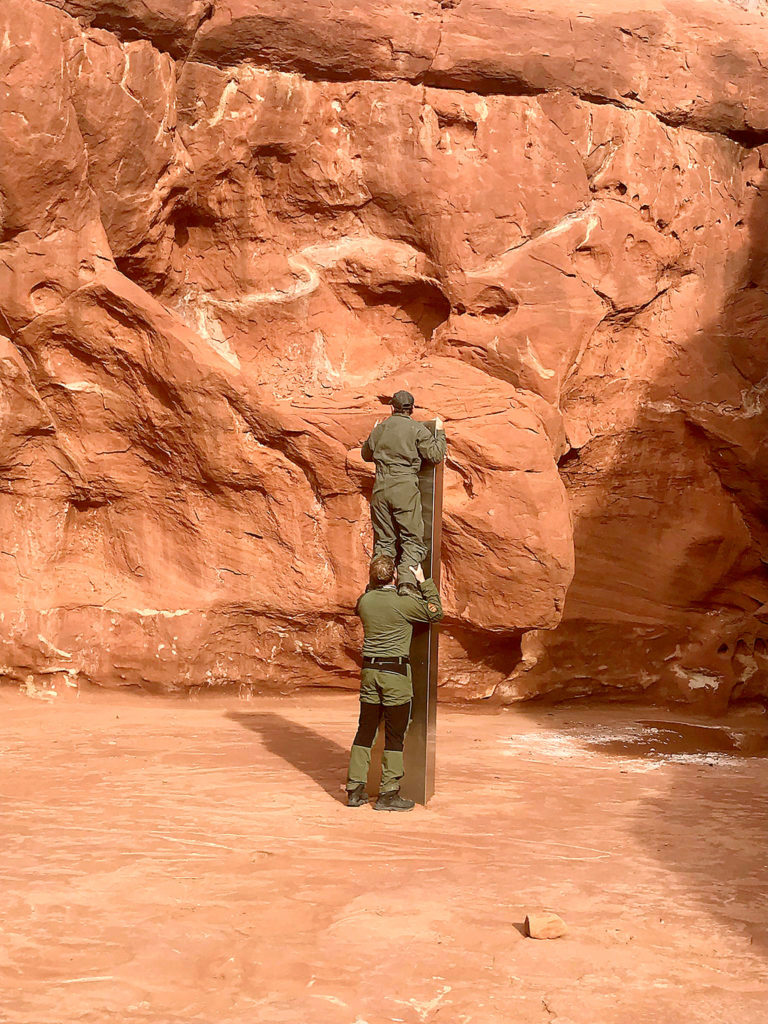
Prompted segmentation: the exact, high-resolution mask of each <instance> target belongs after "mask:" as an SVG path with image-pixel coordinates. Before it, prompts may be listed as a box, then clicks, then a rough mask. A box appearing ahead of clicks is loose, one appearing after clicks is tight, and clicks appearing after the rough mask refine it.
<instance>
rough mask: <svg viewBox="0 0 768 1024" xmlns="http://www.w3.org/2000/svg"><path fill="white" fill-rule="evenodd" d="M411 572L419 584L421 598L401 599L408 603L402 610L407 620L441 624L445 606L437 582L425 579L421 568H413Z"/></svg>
mask: <svg viewBox="0 0 768 1024" xmlns="http://www.w3.org/2000/svg"><path fill="white" fill-rule="evenodd" d="M411 572H412V573H413V575H414V578H415V579H416V582H417V583H418V584H419V587H420V589H421V597H407V596H406V597H403V598H401V600H402V601H403V602H407V605H405V606H404V607H403V609H402V610H403V612H404V613H405V617H406V619H408V621H409V622H439V621H440V619H442V617H443V605H442V602H441V601H440V594H439V592H438V589H437V587H436V586H435V581H434V580H433V579H431V578H429V579H424V571H423V569H422V568H421V566H418V567H413V568H412V569H411Z"/></svg>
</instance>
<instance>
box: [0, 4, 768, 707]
mask: <svg viewBox="0 0 768 1024" xmlns="http://www.w3.org/2000/svg"><path fill="white" fill-rule="evenodd" d="M763 15H764V10H763V5H762V4H755V3H752V2H741V3H729V2H725V0H701V2H698V3H685V4H683V3H682V2H677V0H646V2H645V3H644V4H643V5H641V7H640V8H638V7H637V5H635V4H629V3H626V4H625V3H624V2H623V0H622V3H619V4H616V3H612V4H607V3H605V2H597V0H583V2H576V0H551V2H549V3H547V4H544V5H537V6H536V10H535V11H534V10H532V9H531V5H530V4H528V5H526V4H523V3H518V2H517V0H442V2H439V0H410V2H408V3H406V2H405V0H387V2H383V3H380V4H376V5H363V4H359V3H357V2H352V0H335V2H334V3H333V4H331V3H328V2H325V0H313V2H309V0H282V2H281V3H276V2H273V0H265V2H263V3H258V4H256V3H253V2H252V0H141V2H139V0H49V2H43V0H4V3H3V4H2V5H0V40H2V41H3V42H2V44H1V45H0V81H1V82H2V89H0V142H1V144H2V148H1V149H0V152H1V153H2V157H1V158H0V376H1V377H2V384H3V387H2V392H0V395H1V397H2V404H1V405H0V464H1V466H2V474H1V475H0V523H1V524H2V538H0V539H1V541H2V546H1V547H0V557H1V558H2V560H3V563H4V569H5V571H4V573H3V575H2V578H1V583H0V621H1V622H2V631H1V633H0V640H1V642H2V648H3V655H2V677H3V678H4V679H5V680H6V681H21V682H23V683H25V684H29V683H30V682H31V683H33V684H34V683H35V682H36V681H41V680H47V681H49V682H50V681H53V683H54V684H55V685H66V684H70V685H78V684H79V683H81V682H88V681H90V682H94V683H98V684H100V685H106V686H115V685H140V686H143V687H146V688H157V689H162V690H172V689H181V688H190V687H213V686H217V685H230V684H239V685H244V686H254V687H262V686H270V687H274V688H279V689H282V690H285V691H290V690H292V689H294V688H295V687H296V686H297V685H299V684H302V683H322V684H329V685H335V686H339V685H343V686H350V687H351V686H354V685H355V672H356V657H357V650H358V645H359V639H360V638H359V627H358V625H357V623H356V621H355V619H354V617H353V615H352V612H351V610H352V608H353V606H354V603H355V600H356V597H357V595H358V594H359V592H360V590H361V589H362V587H363V584H364V581H365V570H366V561H367V558H368V555H369V553H370V549H371V534H370V526H369V520H368V514H367V496H368V494H369V492H370V486H371V475H370V467H368V466H366V465H365V464H363V463H362V462H361V460H360V457H359V446H360V444H361V442H362V441H363V439H364V438H365V436H366V435H367V433H368V431H369V430H370V428H371V426H372V425H373V422H374V421H375V419H376V418H377V417H378V416H380V415H381V414H382V411H383V406H382V404H381V400H380V399H381V396H386V395H387V394H391V393H392V391H393V390H395V389H396V388H397V387H408V388H409V390H412V391H413V392H414V393H415V394H416V396H417V401H418V402H419V406H420V409H419V415H421V416H423V417H424V418H428V417H431V416H432V415H434V414H436V413H440V414H441V415H442V416H443V417H444V418H445V420H446V425H447V431H448V437H449V446H450V447H449V459H448V464H447V469H446V495H445V520H444V545H445V550H444V577H445V578H444V591H445V600H446V607H447V618H446V623H445V628H444V633H443V640H442V651H443V656H444V657H443V663H444V670H443V688H444V693H445V695H446V696H449V697H457V698H462V699H477V698H481V697H489V696H491V695H495V696H496V697H497V698H499V699H502V700H506V701H511V700H517V699H521V698H525V697H533V696H538V695H541V694H551V695H554V696H558V697H562V696H569V695H583V694H592V693H598V694H614V693H616V694H620V695H626V694H628V693H638V692H644V693H646V694H647V695H648V696H649V698H654V699H657V698H664V699H676V700H687V701H701V702H704V703H705V704H706V705H708V706H711V707H714V708H717V707H723V706H725V705H726V704H727V703H728V701H729V700H731V699H734V698H738V697H756V696H760V695H765V694H766V693H768V683H767V682H766V668H767V667H768V646H767V642H768V577H766V572H765V563H764V561H763V558H764V557H768V554H766V550H767V547H766V546H767V545H768V532H767V531H766V525H765V514H764V509H765V506H766V501H767V500H768V470H767V469H766V465H768V460H767V459H766V455H767V454H768V453H767V452H766V440H765V438H766V426H767V425H768V424H767V423H766V412H765V392H766V371H767V369H768V367H767V366H766V363H767V362H768V349H767V348H766V345H765V343H764V339H763V334H764V331H765V324H766V322H768V321H766V314H767V313H768V308H767V307H768V299H767V297H766V296H767V295H768V258H767V257H768V243H766V242H765V240H764V239H765V228H764V225H765V223H766V218H765V206H766V182H765V166H764V165H765V162H766V160H768V150H766V149H764V148H763V145H762V144H763V142H766V143H768V79H766V76H765V72H764V68H763V64H762V63H761V60H762V59H764V58H761V54H765V53H766V52H768V19H766V18H765V17H764V16H763Z"/></svg>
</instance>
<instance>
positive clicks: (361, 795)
mask: <svg viewBox="0 0 768 1024" xmlns="http://www.w3.org/2000/svg"><path fill="white" fill-rule="evenodd" d="M368 800H369V796H368V794H367V793H366V792H365V783H364V782H359V783H358V784H357V785H356V786H355V788H354V789H348V790H347V807H364V806H365V805H366V804H367V803H368Z"/></svg>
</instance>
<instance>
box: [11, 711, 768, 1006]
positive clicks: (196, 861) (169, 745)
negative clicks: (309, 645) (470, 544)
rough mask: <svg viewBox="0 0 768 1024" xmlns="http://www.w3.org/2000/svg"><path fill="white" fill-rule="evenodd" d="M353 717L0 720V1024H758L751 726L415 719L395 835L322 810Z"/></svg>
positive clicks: (629, 715)
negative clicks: (421, 754) (417, 741)
mask: <svg viewBox="0 0 768 1024" xmlns="http://www.w3.org/2000/svg"><path fill="white" fill-rule="evenodd" d="M355 710H356V708H355V699H354V697H352V696H351V695H339V694H327V693H326V694H319V695H315V694H306V693H305V694H302V696H301V698H300V699H297V700H295V701H294V700H286V699H280V698H268V699H256V700H253V701H249V702H244V701H237V700H235V699H232V700H227V701H224V700H216V701H206V702H203V701H201V702H197V703H194V702H191V701H184V702H171V701H167V700H166V701H160V700H156V699H151V698H138V697H126V696H125V695H119V696H116V695H98V694H97V695H89V696H82V697H81V698H80V699H78V700H75V699H73V700H71V701H69V702H65V703H62V702H61V698H60V699H59V701H58V702H56V704H55V706H54V705H53V704H45V703H43V702H41V701H34V700H31V699H28V698H22V697H19V696H18V695H16V694H15V693H13V694H12V693H5V694H3V695H2V696H0V722H1V723H2V724H0V758H1V759H2V765H3V772H2V783H1V789H0V799H1V800H2V803H1V804H0V813H1V814H2V825H3V855H2V868H0V871H1V873H2V887H1V890H0V914H1V915H2V917H1V919H2V922H3V933H2V943H1V944H0V991H1V992H2V999H1V1000H0V1020H2V1021H3V1022H10V1024H16V1022H25V1024H68V1022H72V1021H78V1022H86V1021H87V1022H93V1024H97V1022H98V1024H103V1022H105V1021H119V1022H121V1024H131V1022H134V1021H135V1022H153V1024H192V1022H202V1024H228V1022H238V1024H240V1022H242V1024H246V1022H247V1024H305V1022H310V1021H311V1022H319V1024H383V1022H390V1021H398V1022H399V1021H402V1022H406V1024H426V1022H438V1024H470V1022H472V1024H527V1022H531V1024H534V1022H535V1024H539V1022H547V1024H555V1022H557V1024H630V1022H631V1024H642V1022H653V1024H668V1022H669V1024H705V1022H706V1024H764V1022H768V924H767V922H766V895H767V891H768V866H767V864H766V860H767V854H766V849H767V847H766V825H768V801H767V799H766V783H768V760H766V759H764V758H763V757H761V756H747V754H748V753H756V752H759V750H760V748H761V747H762V746H763V744H764V741H763V740H762V738H761V733H762V734H764V733H765V731H766V728H767V726H766V719H765V717H761V716H760V715H759V714H758V713H757V712H753V713H749V714H748V715H744V716H742V717H739V718H731V719H729V720H728V723H727V725H728V727H729V729H731V731H730V732H728V731H725V730H724V728H723V727H722V726H723V723H718V725H719V726H720V727H719V728H717V727H711V726H712V723H699V725H698V726H696V725H695V724H694V726H690V727H688V728H686V729H680V728H679V727H678V726H674V725H671V726H670V725H666V724H665V723H666V722H680V721H682V719H681V716H680V715H679V714H677V713H669V714H665V713H659V712H654V713H651V712H649V710H648V709H647V708H644V709H642V710H637V709H628V708H619V709H617V708H610V709H605V708H594V707H593V708H585V707H571V708H560V709H555V710H547V709H544V708H539V709H535V710H532V709H531V708H525V709H522V710H521V709H513V710H507V711H503V712H498V713H480V712H469V711H462V710H455V709H442V710H441V712H440V737H439V790H438V795H437V796H436V797H435V799H434V801H433V802H432V803H431V805H430V807H429V809H423V808H417V809H416V810H415V811H414V812H413V813H411V814H407V815H406V814H401V815H395V814H376V813H374V812H373V810H372V809H370V808H367V807H364V808H361V809H359V810H350V809H348V808H346V807H345V806H344V805H343V804H342V803H341V799H342V796H343V794H342V791H341V785H342V784H343V777H344V763H345V756H346V749H345V748H346V746H347V744H348V743H349V741H350V739H351V736H352V732H353V724H354V718H355ZM651 719H653V721H652V722H649V720H651ZM639 721H642V722H645V723H646V724H641V725H638V724H637V723H638V722H639ZM688 721H689V722H690V721H691V720H690V719H689V720H688ZM704 725H709V727H708V728H704V727H703V726H704ZM734 730H735V731H734ZM738 748H743V749H742V750H739V749H738ZM745 751H746V752H745ZM542 907H546V908H550V909H552V910H555V911H557V912H558V913H559V914H560V915H561V916H562V917H563V918H564V919H565V920H566V922H567V923H568V925H569V928H570V932H569V935H568V936H567V937H566V938H563V939H558V940H556V941H543V942H539V941H535V940H532V939H527V938H524V937H523V935H522V933H521V922H522V921H523V918H524V916H525V913H526V911H528V910H531V909H536V908H542Z"/></svg>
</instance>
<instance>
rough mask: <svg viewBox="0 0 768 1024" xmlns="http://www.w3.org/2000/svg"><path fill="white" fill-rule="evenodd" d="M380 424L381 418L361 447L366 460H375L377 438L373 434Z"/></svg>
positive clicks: (361, 452) (361, 453)
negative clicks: (374, 452)
mask: <svg viewBox="0 0 768 1024" xmlns="http://www.w3.org/2000/svg"><path fill="white" fill-rule="evenodd" d="M378 425H379V420H376V422H375V423H374V425H373V430H372V431H371V432H370V434H369V435H368V440H367V441H366V442H365V444H364V445H363V447H362V448H361V449H360V455H361V456H362V458H363V461H364V462H373V451H374V448H375V447H376V439H375V438H374V436H373V435H374V434H375V433H376V428H377V427H378Z"/></svg>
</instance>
